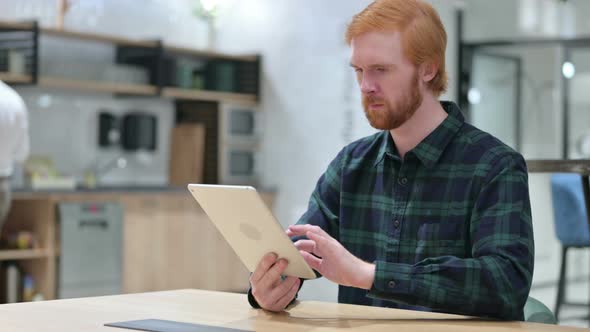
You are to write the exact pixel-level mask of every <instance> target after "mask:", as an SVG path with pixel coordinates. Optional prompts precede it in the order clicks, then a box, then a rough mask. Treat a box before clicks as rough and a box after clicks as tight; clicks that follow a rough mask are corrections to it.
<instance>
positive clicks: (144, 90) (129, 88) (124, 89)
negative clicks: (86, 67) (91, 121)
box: [39, 77, 158, 96]
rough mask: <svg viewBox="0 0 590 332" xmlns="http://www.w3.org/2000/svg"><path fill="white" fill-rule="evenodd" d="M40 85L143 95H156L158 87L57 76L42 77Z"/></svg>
mask: <svg viewBox="0 0 590 332" xmlns="http://www.w3.org/2000/svg"><path fill="white" fill-rule="evenodd" d="M39 86H42V87H46V88H59V89H72V90H83V91H91V92H108V93H120V94H131V95H143V96H156V95H157V93H158V89H157V88H156V87H155V86H153V85H140V84H129V83H113V82H99V81H87V80H74V79H67V78H57V77H40V78H39Z"/></svg>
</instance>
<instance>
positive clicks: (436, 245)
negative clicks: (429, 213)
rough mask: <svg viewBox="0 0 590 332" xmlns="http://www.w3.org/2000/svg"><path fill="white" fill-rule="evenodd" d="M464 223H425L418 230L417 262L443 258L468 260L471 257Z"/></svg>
mask: <svg viewBox="0 0 590 332" xmlns="http://www.w3.org/2000/svg"><path fill="white" fill-rule="evenodd" d="M466 233H467V227H466V225H465V223H464V222H457V221H425V222H423V223H421V224H420V225H419V227H418V230H417V239H416V240H417V241H416V255H415V261H416V262H419V261H421V260H424V259H426V258H435V257H441V256H455V257H458V258H466V256H468V255H470V250H469V244H468V243H467V239H466V236H465V234H466Z"/></svg>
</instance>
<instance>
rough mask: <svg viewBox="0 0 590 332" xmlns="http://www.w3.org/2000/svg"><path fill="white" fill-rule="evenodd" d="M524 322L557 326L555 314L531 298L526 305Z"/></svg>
mask: <svg viewBox="0 0 590 332" xmlns="http://www.w3.org/2000/svg"><path fill="white" fill-rule="evenodd" d="M524 320H525V321H527V322H533V323H543V324H557V319H555V315H554V314H553V312H551V310H550V309H549V308H547V306H546V305H544V304H543V303H542V302H541V301H539V300H537V299H535V298H533V297H530V296H529V298H528V299H527V301H526V303H525V305H524Z"/></svg>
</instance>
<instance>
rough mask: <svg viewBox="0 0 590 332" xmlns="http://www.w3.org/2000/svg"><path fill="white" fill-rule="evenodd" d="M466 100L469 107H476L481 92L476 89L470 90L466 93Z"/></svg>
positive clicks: (479, 100)
mask: <svg viewBox="0 0 590 332" xmlns="http://www.w3.org/2000/svg"><path fill="white" fill-rule="evenodd" d="M467 100H468V101H469V103H470V104H471V105H477V104H479V103H480V102H481V92H480V91H479V89H478V88H470V89H469V92H467Z"/></svg>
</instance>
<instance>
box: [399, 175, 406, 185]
mask: <svg viewBox="0 0 590 332" xmlns="http://www.w3.org/2000/svg"><path fill="white" fill-rule="evenodd" d="M399 184H401V185H403V186H405V185H406V184H408V178H406V177H403V178H400V179H399Z"/></svg>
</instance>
